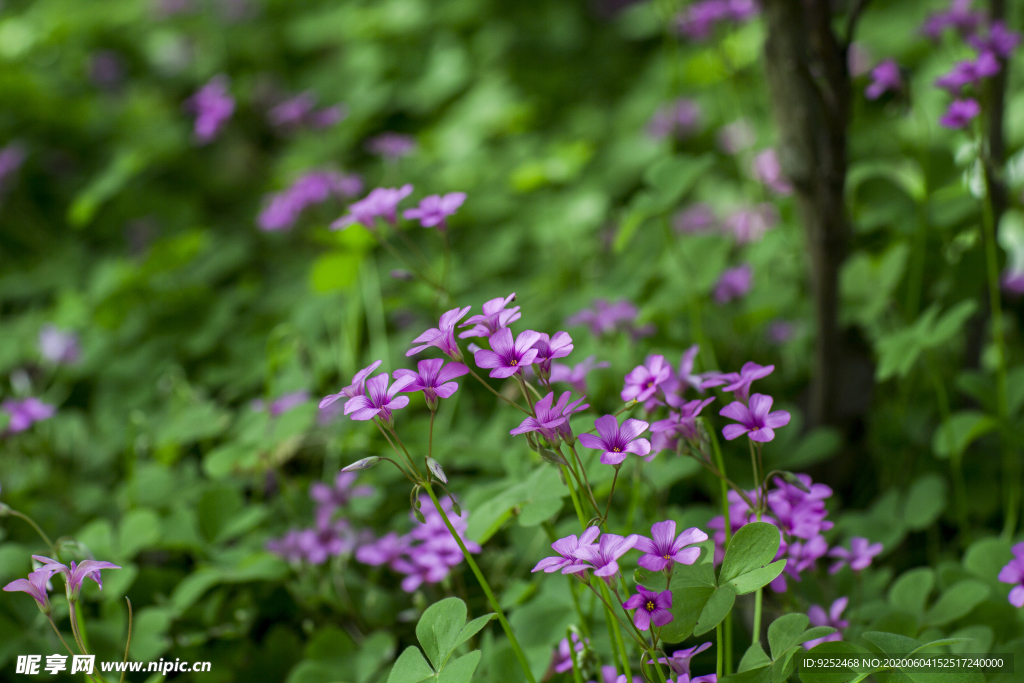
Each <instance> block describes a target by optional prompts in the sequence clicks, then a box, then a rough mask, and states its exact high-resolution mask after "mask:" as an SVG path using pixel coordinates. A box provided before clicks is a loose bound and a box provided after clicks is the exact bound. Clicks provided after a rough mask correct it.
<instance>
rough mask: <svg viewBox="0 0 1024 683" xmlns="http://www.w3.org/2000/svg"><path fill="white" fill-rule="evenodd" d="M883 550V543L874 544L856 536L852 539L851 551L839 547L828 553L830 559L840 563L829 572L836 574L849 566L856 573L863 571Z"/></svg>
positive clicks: (834, 565)
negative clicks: (832, 558)
mask: <svg viewBox="0 0 1024 683" xmlns="http://www.w3.org/2000/svg"><path fill="white" fill-rule="evenodd" d="M882 550H883V547H882V544H881V543H872V542H871V541H869V540H868V539H866V538H861V537H859V536H854V537H853V538H851V539H850V549H849V550H847V549H846V548H844V547H842V546H839V545H837V546H836V547H834V548H832V550H830V551H829V552H828V554H829V557H834V558H836V559H838V560H839V561H838V562H836V563H835V564H833V565H832V566H831V567H830V568H829V570H828V572H829V574H835V573H836V572H838V571H839V570H840V569H842V568H843V567H845V566H846V565H847V564H849V565H850V569H852V570H853V571H855V572H859V571H863V570H864V569H867V568H868V567H869V566H870V565H871V561H872V560H873V559H874V557H875V556H876V555H878V554H879V553H881V552H882Z"/></svg>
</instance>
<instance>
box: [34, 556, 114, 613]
mask: <svg viewBox="0 0 1024 683" xmlns="http://www.w3.org/2000/svg"><path fill="white" fill-rule="evenodd" d="M32 559H33V560H36V561H38V562H42V563H43V566H42V567H40V568H39V570H38V571H47V572H50V573H51V574H60V575H61V576H63V577H64V583H65V587H66V589H67V596H68V600H70V601H72V602H74V601H75V600H77V599H78V595H79V593H80V592H81V590H82V584H83V583H84V582H85V580H86V579H92V580H93V581H95V582H96V585H97V586H99V587H100V590H103V579H102V577H101V576H100V570H101V569H120V567H119V566H117V565H116V564H113V563H111V562H100V561H97V560H83V561H82V563H81V564H75V563H74V562H72V563H71V566H70V567H69V566H67V565H65V564H62V563H60V562H58V561H57V560H52V559H50V558H49V557H43V556H42V555H33V556H32Z"/></svg>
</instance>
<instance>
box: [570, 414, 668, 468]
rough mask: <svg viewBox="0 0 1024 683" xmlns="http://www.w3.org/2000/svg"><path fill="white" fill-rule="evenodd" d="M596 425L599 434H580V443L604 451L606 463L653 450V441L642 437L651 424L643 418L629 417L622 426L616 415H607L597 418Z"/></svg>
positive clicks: (616, 463) (613, 462)
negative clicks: (631, 454)
mask: <svg viewBox="0 0 1024 683" xmlns="http://www.w3.org/2000/svg"><path fill="white" fill-rule="evenodd" d="M594 426H595V427H596V428H597V434H598V435H597V436H594V435H593V434H580V436H579V439H580V445H582V446H583V447H584V448H592V449H594V450H598V451H602V453H601V462H602V463H604V464H605V465H619V464H621V463H622V461H623V460H625V459H626V456H627V455H628V454H630V453H634V454H636V455H640V456H644V455H647V454H648V453H650V452H651V442H650V441H648V440H647V439H643V438H640V435H641V434H643V433H644V432H645V431H647V427H648V426H649V425H648V424H647V423H646V422H644V421H643V420H637V419H634V418H629V419H627V420H626V421H625V422H623V423H622V426H621V427H620V426H619V421H618V420H617V419H616V418H615V416H614V415H605V416H603V417H599V418H597V421H596V422H595V423H594Z"/></svg>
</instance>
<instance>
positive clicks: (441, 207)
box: [403, 192, 466, 230]
mask: <svg viewBox="0 0 1024 683" xmlns="http://www.w3.org/2000/svg"><path fill="white" fill-rule="evenodd" d="M464 201H466V193H465V192H449V193H448V194H446V195H444V196H442V195H439V194H432V195H430V196H429V197H424V198H423V199H421V200H420V205H419V206H417V207H416V208H415V209H406V210H405V213H404V214H403V215H404V216H405V217H406V218H407V219H408V220H418V221H419V222H420V225H421V226H422V227H424V228H437V227H439V228H441V229H442V230H444V229H446V228H447V227H448V224H447V222H446V220H445V219H446V218H448V216H451V215H453V214H454V213H455V212H456V211H458V209H459V207H460V206H462V203H463V202H464Z"/></svg>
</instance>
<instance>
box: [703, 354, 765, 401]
mask: <svg viewBox="0 0 1024 683" xmlns="http://www.w3.org/2000/svg"><path fill="white" fill-rule="evenodd" d="M773 370H775V366H774V365H758V364H757V363H754V362H753V361H748V362H746V363H744V364H743V367H742V368H740V371H739V372H738V373H737V372H727V373H723V374H718V375H714V376H712V377H709V378H708V379H706V380H704V381H703V382H702V383H701V387H702V388H705V389H707V388H708V387H718V386H722V385H723V384H725V385H726V386H724V387H722V391H731V392H733V393H734V394H736V398H737V399H739V400H740V401H743V402H744V403H746V401H747V398H748V397H749V396H750V385H751V384H753V383H754V381H755V380H759V379H762V378H764V377H767V376H768V375H770V374H772V371H773Z"/></svg>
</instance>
